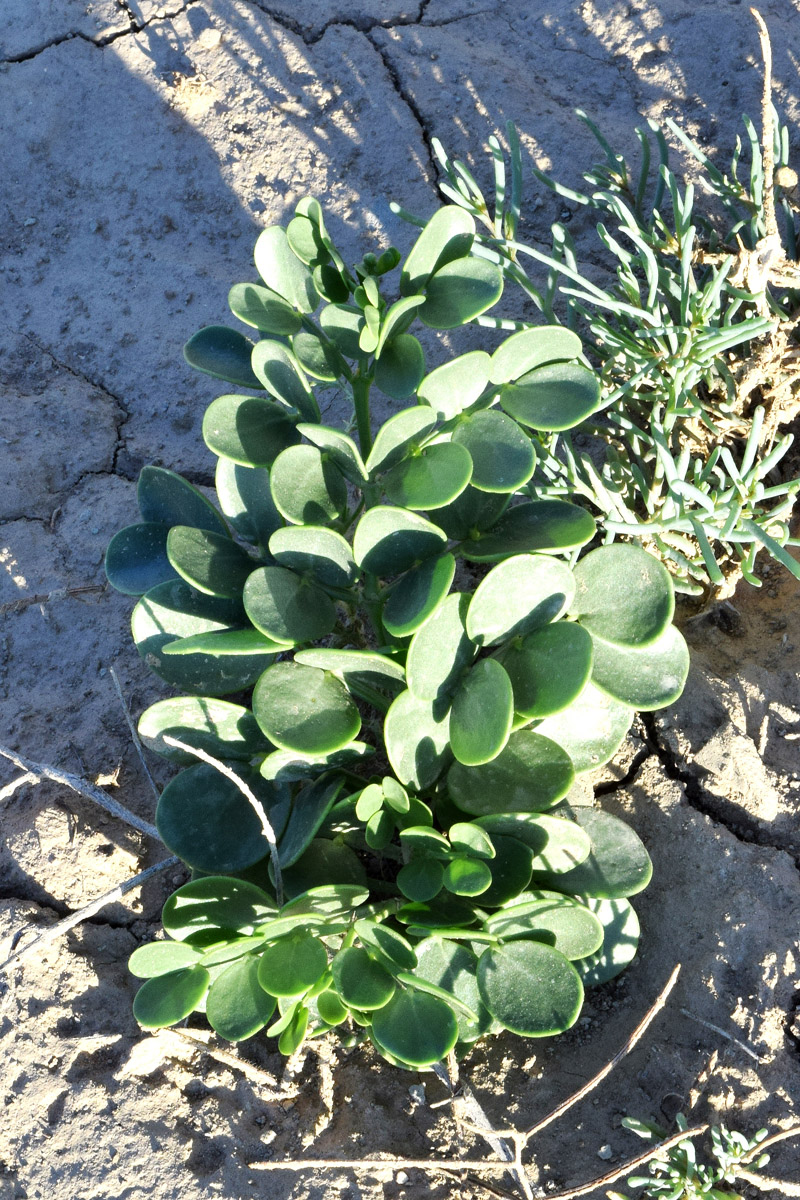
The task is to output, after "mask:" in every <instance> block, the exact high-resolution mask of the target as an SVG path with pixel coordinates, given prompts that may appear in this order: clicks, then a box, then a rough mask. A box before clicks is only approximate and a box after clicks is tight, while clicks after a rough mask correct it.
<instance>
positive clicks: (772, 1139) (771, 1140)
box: [740, 1125, 800, 1163]
mask: <svg viewBox="0 0 800 1200" xmlns="http://www.w3.org/2000/svg"><path fill="white" fill-rule="evenodd" d="M795 1137H800V1125H791V1126H790V1127H789V1128H788V1129H779V1130H778V1132H777V1133H772V1134H770V1136H769V1137H767V1138H764V1140H763V1142H759V1143H758V1145H757V1146H754V1147H753V1149H752V1150H748V1152H747V1154H743V1155H742V1158H741V1160H740V1161H741V1162H743V1163H749V1162H751V1161H752V1159H754V1158H757V1157H758V1156H759V1155H760V1154H763V1153H764V1151H765V1150H766V1149H767V1147H768V1146H774V1145H775V1144H776V1142H785V1141H786V1139H787V1138H795Z"/></svg>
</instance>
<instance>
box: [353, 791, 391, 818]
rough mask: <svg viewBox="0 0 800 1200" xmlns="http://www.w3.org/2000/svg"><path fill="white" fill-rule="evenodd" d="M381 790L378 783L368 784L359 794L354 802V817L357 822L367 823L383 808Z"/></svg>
mask: <svg viewBox="0 0 800 1200" xmlns="http://www.w3.org/2000/svg"><path fill="white" fill-rule="evenodd" d="M384 799H385V797H384V794H383V788H382V787H381V785H380V784H379V783H368V784H367V786H366V787H365V788H364V789H363V791H361V792H360V793H359V796H358V800H357V801H356V816H357V817H358V819H359V821H368V820H369V819H370V817H374V816H375V814H376V813H379V812H380V811H381V809H382V808H383V802H384Z"/></svg>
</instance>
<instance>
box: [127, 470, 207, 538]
mask: <svg viewBox="0 0 800 1200" xmlns="http://www.w3.org/2000/svg"><path fill="white" fill-rule="evenodd" d="M136 499H137V502H138V504H139V512H140V513H141V514H142V520H143V521H153V522H155V523H156V524H158V525H193V526H194V527H195V528H196V529H208V530H209V532H211V533H221V534H227V532H228V529H227V526H226V524H225V522H224V521H223V519H222V517H221V516H220V515H219V513H218V512H217V510H216V509H215V508H214V505H213V504H212V503H211V501H210V500H206V498H205V496H204V495H203V493H202V492H201V491H200V490H199V489H198V488H196V487H194V485H193V484H191V483H189V482H188V481H187V480H186V479H183V478H182V476H180V475H177V474H176V473H175V472H174V471H168V470H166V468H165V467H142V470H141V473H140V475H139V482H138V484H137V485H136Z"/></svg>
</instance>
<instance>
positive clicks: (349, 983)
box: [331, 946, 396, 1012]
mask: <svg viewBox="0 0 800 1200" xmlns="http://www.w3.org/2000/svg"><path fill="white" fill-rule="evenodd" d="M331 973H332V974H333V982H334V983H335V984H336V990H337V992H338V993H339V995H340V996H341V998H342V1000H343V1001H344V1002H345V1004H347V1005H348V1007H350V1008H357V1009H359V1011H361V1012H372V1011H373V1010H374V1009H376V1008H383V1006H384V1004H388V1003H389V1001H390V1000H391V998H392V996H393V995H394V993H395V987H396V985H395V982H394V979H392V977H391V975H390V974H389V972H388V971H387V970H386V968H385V967H383V966H381V964H380V963H379V962H376V961H375V959H374V958H370V956H369V954H367V952H366V950H363V949H362V948H361V947H360V946H351V947H350V948H349V949H347V950H341V951H340V952H339V953H338V954H337V955H336V957H335V958H334V960H333V962H332V963H331Z"/></svg>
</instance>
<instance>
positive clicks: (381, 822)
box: [364, 809, 394, 850]
mask: <svg viewBox="0 0 800 1200" xmlns="http://www.w3.org/2000/svg"><path fill="white" fill-rule="evenodd" d="M393 837H394V821H393V820H392V818H391V816H390V815H389V813H388V812H387V811H386V810H385V809H381V810H380V812H375V813H373V814H372V816H371V817H369V819H368V820H367V822H366V828H365V831H364V840H365V842H366V843H367V845H368V846H369V847H370V849H371V850H385V849H386V847H387V846H388V845H389V843H390V842H391V840H392V838H393Z"/></svg>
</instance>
